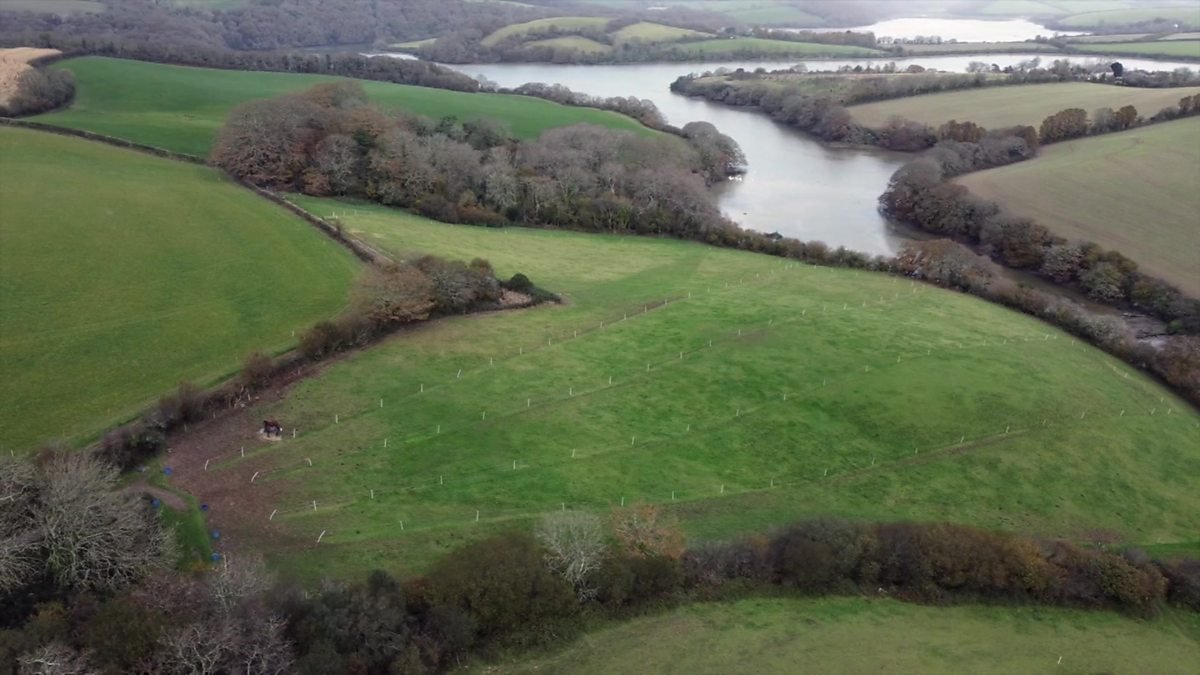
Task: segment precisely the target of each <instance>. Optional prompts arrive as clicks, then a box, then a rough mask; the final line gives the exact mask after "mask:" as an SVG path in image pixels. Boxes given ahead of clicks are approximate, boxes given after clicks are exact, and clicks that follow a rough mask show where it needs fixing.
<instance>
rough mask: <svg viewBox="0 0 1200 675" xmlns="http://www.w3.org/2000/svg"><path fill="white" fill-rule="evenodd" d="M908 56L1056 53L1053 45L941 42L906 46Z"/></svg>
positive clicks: (1056, 49)
mask: <svg viewBox="0 0 1200 675" xmlns="http://www.w3.org/2000/svg"><path fill="white" fill-rule="evenodd" d="M904 51H905V52H906V53H908V54H988V53H1001V54H1002V53H1007V52H1056V51H1058V48H1057V47H1055V46H1054V45H1050V44H1045V43H1041V42H943V43H941V44H936V45H922V44H906V45H904Z"/></svg>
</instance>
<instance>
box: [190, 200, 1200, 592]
mask: <svg viewBox="0 0 1200 675" xmlns="http://www.w3.org/2000/svg"><path fill="white" fill-rule="evenodd" d="M299 202H300V203H301V204H302V205H303V206H305V207H306V208H309V209H311V210H312V211H314V212H317V213H321V214H328V213H329V212H330V211H331V210H334V209H337V211H338V212H339V215H341V216H343V217H344V220H345V222H346V224H347V226H348V227H349V228H350V229H351V230H353V231H354V232H355V233H357V234H358V235H359V236H362V237H364V238H366V239H368V240H369V241H371V242H372V243H373V244H375V245H377V246H380V247H382V248H384V249H387V250H390V251H393V252H396V253H401V254H402V253H404V252H408V251H425V252H430V253H435V254H441V255H447V256H450V257H454V258H460V259H470V258H473V257H476V256H478V257H482V258H487V259H489V260H490V261H491V262H492V263H493V264H494V265H495V266H496V268H497V271H498V272H499V273H500V274H501V275H502V276H503V275H509V274H512V273H514V272H517V271H520V272H524V273H526V274H528V275H529V276H530V277H531V278H532V279H534V280H536V281H537V282H538V283H539V284H540V285H543V286H544V287H546V288H550V289H553V290H554V291H556V292H560V293H563V295H564V296H565V298H566V300H567V304H566V305H565V306H561V307H554V308H543V309H537V310H530V311H524V312H518V313H502V314H495V315H487V316H475V317H467V318H462V319H451V320H445V321H439V322H437V323H436V324H433V325H429V326H427V327H424V328H422V329H421V330H418V331H413V332H411V333H408V334H405V335H403V336H402V337H399V338H397V339H395V340H393V341H391V342H387V343H384V344H382V345H380V346H378V347H376V348H373V349H372V350H369V351H367V352H364V353H361V354H356V355H354V356H352V357H350V358H347V359H346V360H344V361H342V362H339V363H337V364H334V365H332V366H330V367H329V368H328V369H327V370H326V371H325V372H324V373H323V374H322V375H321V376H320V377H317V378H315V379H311V380H307V381H305V382H303V383H302V384H300V385H298V386H297V387H296V388H295V389H293V390H292V391H291V392H290V393H289V394H288V396H287V397H286V398H284V399H283V400H282V401H279V402H277V403H274V404H271V405H269V406H267V407H266V408H265V409H264V410H263V411H262V412H263V414H264V415H266V416H267V417H270V418H277V419H280V420H282V421H283V422H284V424H285V426H292V425H295V426H297V427H298V435H297V438H296V439H294V440H293V439H291V438H287V439H285V441H284V442H282V443H277V444H273V445H270V446H266V447H258V446H259V445H260V444H258V443H255V442H254V440H253V437H252V435H247V436H246V440H247V441H248V442H247V455H248V456H247V459H246V460H241V459H240V458H238V457H236V456H230V455H229V453H228V450H229V448H225V447H223V448H212V452H213V456H214V457H217V456H223V457H224V459H221V460H220V463H219V464H216V463H214V468H210V470H209V473H210V474H212V472H213V471H218V472H221V473H218V474H215V477H214V480H216V479H217V478H220V481H221V482H223V483H226V484H228V485H229V486H234V485H236V486H238V487H237V488H236V489H237V490H239V491H240V490H242V489H243V484H244V483H248V481H249V479H250V478H251V474H252V473H254V472H259V471H261V472H262V473H261V475H260V476H259V477H258V481H257V483H256V484H255V487H253V488H249V489H252V490H256V491H258V493H259V494H261V495H264V496H262V497H254V499H255V500H256V503H259V502H262V503H259V506H258V508H256V509H254V512H253V513H247V514H245V517H246V519H247V520H246V521H245V522H243V523H241V524H242V525H244V526H245V527H248V528H251V530H253V531H255V532H258V531H259V530H260V528H261V527H263V523H264V522H265V520H264V519H265V518H266V516H267V515H268V514H269V513H270V512H271V510H273V509H278V515H276V517H275V518H274V520H273V521H272V525H271V527H273V528H275V535H276V536H273V537H272V538H271V539H270V542H264V546H267V547H268V548H270V549H271V550H272V552H273V554H274V556H275V560H276V561H277V562H278V564H279V565H280V566H281V567H283V568H284V569H286V570H289V571H291V572H294V573H296V574H299V575H301V576H305V577H309V578H312V577H316V576H319V575H321V574H335V575H352V574H356V573H359V572H362V571H365V570H367V569H370V568H372V567H382V568H387V569H392V570H395V571H398V572H407V571H413V570H419V569H421V568H422V567H423V566H424V565H426V564H428V563H429V562H430V561H431V560H432V559H433V558H434V557H436V556H437V555H439V554H441V553H442V552H444V551H446V550H448V549H450V548H453V547H455V546H458V545H460V544H461V543H463V542H464V541H466V540H470V539H474V538H476V537H479V536H481V535H485V534H491V533H494V532H496V531H498V530H502V529H504V528H508V527H526V526H527V525H528V524H529V523H530V522H531V521H532V520H533V519H534V518H536V517H537V516H538V515H539V514H541V513H545V512H547V511H556V510H561V509H585V510H589V511H601V512H602V511H606V510H607V509H608V508H609V507H611V506H615V505H618V504H620V503H621V502H622V501H624V502H625V503H632V502H634V501H637V500H645V501H650V502H654V503H660V504H663V505H664V506H665V507H666V508H667V509H668V510H670V511H671V512H672V513H674V514H676V515H677V516H679V517H680V518H681V519H682V522H683V524H684V526H685V528H686V530H687V531H688V533H689V534H690V535H691V536H693V537H698V538H707V537H724V536H729V535H732V534H735V533H742V532H746V531H750V530H755V529H762V528H767V527H769V526H770V525H771V524H779V523H785V522H788V521H789V520H792V519H795V518H798V517H802V516H804V515H808V514H838V515H843V516H850V517H862V518H879V519H895V518H913V519H922V520H926V519H937V520H943V519H944V520H953V521H958V522H964V523H971V524H975V525H983V526H986V527H995V528H1002V529H1009V530H1018V531H1027V532H1035V533H1040V534H1049V535H1059V536H1066V537H1073V538H1083V539H1087V538H1090V537H1092V536H1102V537H1104V538H1116V539H1126V540H1131V541H1137V542H1143V543H1148V544H1149V543H1169V542H1179V541H1191V540H1194V532H1195V531H1196V529H1197V528H1198V527H1200V519H1198V517H1197V515H1196V514H1200V498H1197V496H1196V495H1200V483H1198V482H1197V478H1196V477H1197V476H1200V455H1198V454H1197V453H1196V452H1194V451H1192V450H1186V451H1181V449H1183V448H1194V447H1197V443H1196V441H1197V440H1200V431H1198V430H1197V427H1196V424H1197V422H1198V421H1200V417H1198V416H1197V415H1196V414H1195V413H1194V412H1192V411H1190V410H1189V409H1187V408H1186V406H1184V405H1183V403H1182V402H1181V401H1179V400H1177V399H1176V398H1175V397H1173V396H1171V395H1170V394H1168V393H1167V392H1165V391H1164V390H1163V389H1161V388H1160V387H1158V386H1157V385H1155V384H1154V383H1153V382H1151V381H1150V380H1148V379H1147V378H1145V377H1144V376H1142V375H1140V374H1139V373H1137V372H1135V371H1133V369H1131V368H1130V367H1128V366H1126V365H1124V364H1123V363H1121V362H1119V361H1117V360H1116V359H1113V358H1111V357H1109V356H1107V355H1105V354H1103V353H1101V352H1099V351H1097V350H1095V349H1092V348H1090V347H1087V346H1085V345H1083V344H1081V343H1079V342H1077V341H1075V340H1073V339H1071V338H1069V337H1067V336H1066V335H1064V334H1062V333H1060V332H1059V331H1056V330H1054V329H1052V328H1050V327H1048V326H1046V325H1045V324H1042V323H1040V322H1037V321H1035V320H1033V319H1030V318H1029V317H1026V316H1023V315H1019V314H1016V313H1014V312H1010V311H1007V310H1004V309H1002V308H999V307H996V306H994V305H990V304H988V303H986V302H982V301H979V300H977V299H974V298H971V297H968V296H965V295H960V294H955V293H951V292H947V291H942V290H938V289H934V288H931V287H927V286H921V285H912V284H910V283H909V282H907V281H904V280H899V279H896V278H892V277H888V276H884V275H880V274H873V273H868V272H858V271H850V270H839V269H830V268H818V267H804V266H798V267H793V266H790V265H788V264H787V263H786V262H785V261H781V260H779V259H775V258H769V257H766V256H761V255H754V254H749V253H742V252H737V251H732V250H726V249H717V248H711V247H705V246H702V245H698V244H694V243H687V242H680V241H674V240H656V239H648V238H634V237H616V236H603V235H588V234H578V233H570V232H556V231H539V230H525V229H483V228H475V227H469V226H450V225H444V224H440V223H435V222H431V221H427V220H423V219H420V218H417V217H414V216H410V215H407V214H403V213H399V212H396V211H389V210H387V209H384V208H380V207H374V206H366V205H357V206H347V205H339V204H337V203H335V202H329V201H322V200H316V199H307V198H306V199H300V200H299ZM664 299H670V300H671V302H670V303H669V304H667V305H666V306H662V307H656V306H654V303H656V302H659V301H661V300H664ZM626 317H628V318H626ZM602 322H603V324H604V325H603V327H602V326H601V323H602ZM710 341H711V343H710ZM610 378H611V380H610ZM381 399H382V403H381ZM1168 408H1170V409H1171V411H1172V412H1171V414H1167V412H1166V411H1167V409H1168ZM251 433H252V430H251ZM240 442H241V441H240V440H230V441H228V442H227V443H226V445H232V444H235V443H240ZM255 447H258V449H256V450H253V452H251V449H252V448H255ZM307 460H311V461H312V465H311V466H309V465H308V463H307ZM214 462H216V460H214ZM243 474H244V475H243ZM225 476H227V478H225ZM264 477H265V478H264ZM185 478H186V477H185ZM222 489H225V488H222ZM228 489H231V490H232V489H235V488H232V487H230V488H228ZM218 500H219V497H213V498H211V499H210V500H209V501H213V502H215V501H218ZM314 500H315V501H316V502H317V504H318V507H317V508H315V509H314V508H313V506H312V502H313V501H314ZM259 511H261V513H260V512H259ZM219 517H223V518H226V519H227V520H228V519H235V520H236V519H238V518H240V517H241V515H240V514H222V515H219ZM236 526H237V523H233V524H226V525H225V526H224V529H227V530H228V529H230V528H231V527H236ZM322 531H325V532H326V534H325V536H324V538H323V540H322V543H321V545H320V546H313V542H314V541H315V540H316V539H317V536H318V535H319V534H320V533H321V532H322ZM1098 533H1103V534H1098ZM255 536H258V535H255Z"/></svg>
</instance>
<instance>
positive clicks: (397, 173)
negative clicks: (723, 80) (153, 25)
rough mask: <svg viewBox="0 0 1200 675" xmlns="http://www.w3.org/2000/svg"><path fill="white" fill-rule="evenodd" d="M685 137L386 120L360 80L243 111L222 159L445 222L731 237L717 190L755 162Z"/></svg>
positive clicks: (270, 178)
mask: <svg viewBox="0 0 1200 675" xmlns="http://www.w3.org/2000/svg"><path fill="white" fill-rule="evenodd" d="M681 136H682V139H681V138H679V137H676V136H672V135H668V134H656V135H653V136H647V135H639V134H635V133H631V132H624V131H614V130H609V129H605V128H600V127H594V126H587V125H577V126H572V127H565V128H560V129H555V130H551V131H547V132H545V133H543V134H542V136H541V137H540V138H538V139H535V140H528V141H520V142H518V141H516V140H514V139H512V138H511V137H510V135H509V133H508V132H507V130H506V129H504V128H503V127H502V126H500V125H499V124H498V123H496V122H495V121H492V120H487V119H474V120H465V121H461V122H460V121H458V120H456V119H452V118H445V119H442V120H438V121H433V120H428V119H423V118H417V117H410V116H405V115H397V114H385V113H383V112H381V111H380V110H378V109H376V108H374V107H372V106H370V105H369V104H368V102H367V99H366V95H365V94H364V93H363V91H362V89H361V87H360V86H358V85H357V84H355V83H337V84H328V85H319V86H318V87H315V88H314V89H312V90H310V91H308V92H306V93H304V94H300V95H296V96H284V97H280V98H276V99H270V100H264V101H255V102H251V103H247V104H244V105H242V106H240V107H238V108H237V109H235V110H234V111H233V112H232V113H231V114H230V116H229V119H228V121H227V122H226V124H225V127H224V128H223V129H222V130H221V132H220V134H219V136H218V139H217V143H216V148H215V149H214V151H213V154H212V160H213V162H214V163H215V164H216V165H217V166H220V167H221V168H223V169H225V170H226V171H228V172H229V173H230V174H231V175H233V176H234V177H236V178H239V179H242V180H246V181H249V182H251V183H253V184H255V185H260V186H266V187H272V188H279V189H290V190H299V191H303V192H305V193H308V194H313V195H351V196H358V197H364V198H367V199H372V200H375V201H378V202H380V203H383V204H386V205H389V206H399V207H404V208H409V209H412V210H414V211H416V212H418V213H421V214H423V215H425V216H429V217H432V218H435V219H438V220H442V221H446V222H456V223H472V224H479V225H499V224H502V223H505V222H517V223H524V224H530V225H553V226H557V227H565V228H571V229H581V230H589V231H609V232H639V233H647V234H667V235H672V236H678V237H684V238H703V237H704V236H706V234H707V233H708V232H710V231H713V230H716V229H722V228H728V227H732V225H731V224H730V223H729V222H728V221H727V220H726V219H725V218H723V217H722V216H721V214H720V211H719V210H718V209H717V207H716V204H715V201H714V198H713V196H712V195H711V194H710V193H709V191H708V190H707V189H706V186H707V185H708V184H710V183H712V182H715V181H718V180H723V179H725V178H726V177H728V176H729V175H731V174H733V173H736V172H737V171H740V170H741V166H742V164H743V163H744V160H743V159H742V155H741V151H740V149H739V148H738V147H737V144H736V143H734V142H733V141H732V140H731V139H729V138H728V137H727V136H724V135H722V134H720V133H719V132H717V131H716V129H715V128H713V127H712V125H711V124H707V123H703V122H698V123H692V124H689V125H687V126H685V127H684V128H683V129H682V130H681Z"/></svg>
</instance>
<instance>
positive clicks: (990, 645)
mask: <svg viewBox="0 0 1200 675" xmlns="http://www.w3.org/2000/svg"><path fill="white" fill-rule="evenodd" d="M1198 638H1200V621H1197V618H1196V616H1195V615H1194V614H1186V613H1184V612H1172V613H1169V614H1168V615H1167V616H1166V617H1163V618H1161V619H1159V620H1157V621H1153V622H1146V621H1137V620H1134V619H1128V618H1124V617H1121V616H1119V615H1114V614H1107V613H1099V612H1083V611H1073V610H1064V609H1046V608H1028V607H978V606H971V607H922V606H919V605H909V604H904V603H900V602H896V601H893V600H887V599H865V598H819V599H785V598H778V599H755V600H742V601H739V602H733V603H720V604H716V603H713V604H701V605H694V606H689V607H684V608H682V609H678V610H675V611H672V612H668V613H665V614H662V615H657V616H647V617H642V618H637V619H633V620H631V621H629V622H626V623H622V624H618V625H615V626H611V627H606V628H602V629H600V630H597V631H595V632H591V633H588V634H586V635H584V636H583V637H581V638H579V639H578V640H576V641H575V642H573V643H572V644H570V645H569V646H566V647H564V648H561V649H559V650H556V651H553V652H551V653H547V654H542V655H537V656H532V657H529V656H526V657H521V658H515V659H513V660H510V661H502V662H500V663H498V664H487V665H481V666H479V667H477V668H476V669H475V671H476V672H487V673H576V674H580V675H585V674H588V673H613V672H654V673H697V674H699V673H714V674H715V673H729V672H758V673H789V672H806V673H928V674H930V675H934V674H937V673H947V674H951V673H962V672H971V673H997V674H1008V673H1096V672H1106V673H1148V672H1152V673H1160V674H1162V675H1167V674H1169V673H1177V674H1179V675H1183V674H1184V673H1190V672H1193V670H1194V665H1195V663H1196V662H1197V660H1200V643H1198V641H1197V639H1198Z"/></svg>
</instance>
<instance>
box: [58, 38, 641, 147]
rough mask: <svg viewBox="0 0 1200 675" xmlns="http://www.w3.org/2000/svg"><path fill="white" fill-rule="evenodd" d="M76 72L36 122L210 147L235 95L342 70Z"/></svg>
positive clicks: (557, 120)
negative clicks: (72, 88)
mask: <svg viewBox="0 0 1200 675" xmlns="http://www.w3.org/2000/svg"><path fill="white" fill-rule="evenodd" d="M54 67H55V68H65V69H68V70H71V71H72V72H74V73H75V82H76V90H77V91H76V96H75V101H74V103H72V105H71V107H70V108H68V109H66V110H63V111H61V112H54V113H50V114H47V115H40V116H38V118H37V120H38V121H39V122H44V123H46V124H54V125H57V126H63V127H69V128H73V129H86V130H88V131H94V132H98V133H102V134H108V135H111V136H117V137H120V138H127V139H130V140H134V141H137V142H139V143H147V144H149V145H155V146H158V147H162V148H167V149H169V150H175V151H178V152H186V153H190V154H195V155H207V154H208V151H209V149H210V148H211V147H212V143H213V140H214V139H215V137H216V134H217V131H218V130H219V129H220V127H221V124H222V123H223V122H224V120H225V116H226V115H227V114H229V111H230V110H231V109H232V108H233V107H234V106H236V105H237V104H239V103H242V102H244V101H249V100H252V99H259V98H269V97H272V96H279V95H282V94H286V93H292V92H299V91H303V90H305V89H308V88H309V87H312V86H313V85H316V84H318V83H321V82H330V81H336V80H338V79H339V78H334V77H327V76H323V75H295V74H290V73H263V72H246V71H234V70H214V69H208V68H189V67H184V66H167V65H161V64H155V63H144V62H140V61H126V60H121V59H109V58H101V57H87V58H78V59H71V60H69V61H63V62H60V63H58V64H56V65H55V66H54ZM362 85H363V88H364V89H366V91H367V94H368V95H369V96H370V97H371V100H372V101H373V102H374V103H376V104H378V105H380V106H383V107H385V108H391V109H398V110H405V111H407V112H410V113H415V114H418V115H427V116H429V117H433V118H440V117H444V116H446V115H454V116H457V117H458V118H459V119H470V118H473V117H491V118H495V119H499V120H501V121H503V122H504V123H506V124H507V125H508V127H509V129H511V130H512V132H513V134H515V135H516V136H518V137H520V138H533V137H536V136H538V135H539V134H541V133H542V132H543V131H545V130H547V129H552V128H555V127H561V126H567V125H571V124H579V123H583V122H586V123H589V124H598V125H601V126H606V127H611V128H615V129H625V130H628V131H636V132H638V133H645V134H651V133H657V132H654V131H651V130H650V129H647V128H646V127H644V126H642V125H641V124H639V123H638V122H636V121H634V120H633V119H631V118H629V117H625V116H624V115H618V114H616V113H613V112H608V111H605V110H596V109H592V108H578V107H568V106H562V105H558V104H556V103H551V102H550V101H543V100H541V99H536V98H530V97H528V96H507V95H502V94H468V93H463V92H456V91H447V90H444V89H432V88H429V87H411V86H405V85H398V84H388V83H386V82H367V81H362Z"/></svg>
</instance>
